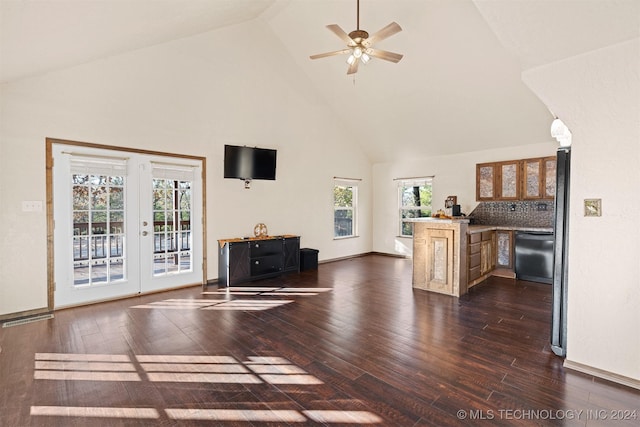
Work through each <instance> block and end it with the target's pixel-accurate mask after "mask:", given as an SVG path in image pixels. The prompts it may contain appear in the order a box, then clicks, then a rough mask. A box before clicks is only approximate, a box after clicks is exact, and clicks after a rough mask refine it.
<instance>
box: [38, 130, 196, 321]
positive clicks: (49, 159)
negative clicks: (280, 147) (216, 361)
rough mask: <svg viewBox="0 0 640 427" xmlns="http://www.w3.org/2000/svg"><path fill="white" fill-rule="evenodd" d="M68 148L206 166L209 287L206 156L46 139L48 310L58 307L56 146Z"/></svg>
mask: <svg viewBox="0 0 640 427" xmlns="http://www.w3.org/2000/svg"><path fill="white" fill-rule="evenodd" d="M54 144H57V145H68V146H74V147H82V148H97V149H101V150H111V151H120V152H125V153H135V154H146V155H152V156H161V157H173V158H177V159H188V160H195V161H199V162H201V164H202V194H201V197H202V280H201V281H202V283H201V285H202V288H203V289H204V288H205V287H206V286H207V186H206V185H207V184H206V183H207V179H206V178H207V159H206V157H204V156H192V155H188V154H175V153H167V152H163V151H154V150H143V149H138V148H131V147H119V146H114V145H104V144H96V143H92V142H81V141H71V140H65V139H58V138H45V156H46V160H45V165H46V171H45V177H46V199H45V200H46V214H47V220H46V222H47V308H48V309H49V310H53V308H54V293H55V274H54V233H53V231H54V228H55V224H54V221H53V209H54V206H53V166H54V165H53V145H54Z"/></svg>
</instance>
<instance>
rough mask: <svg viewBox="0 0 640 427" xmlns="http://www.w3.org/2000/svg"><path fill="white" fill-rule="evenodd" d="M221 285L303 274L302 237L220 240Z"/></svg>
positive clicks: (219, 275)
mask: <svg viewBox="0 0 640 427" xmlns="http://www.w3.org/2000/svg"><path fill="white" fill-rule="evenodd" d="M218 243H219V246H220V248H219V252H218V284H219V285H220V286H232V285H237V284H240V283H245V282H250V281H252V280H258V279H265V278H267V277H274V276H278V275H280V274H283V273H288V272H292V271H295V272H297V271H299V270H300V236H289V235H287V236H274V237H267V238H251V239H225V240H218Z"/></svg>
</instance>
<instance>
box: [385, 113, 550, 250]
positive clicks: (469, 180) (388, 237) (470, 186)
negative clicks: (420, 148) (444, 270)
mask: <svg viewBox="0 0 640 427" xmlns="http://www.w3.org/2000/svg"><path fill="white" fill-rule="evenodd" d="M551 120H552V117H551V116H549V125H551ZM556 149H557V143H555V141H554V142H551V141H549V142H542V143H540V144H532V145H522V146H517V147H510V148H503V149H494V150H484V151H474V152H469V153H464V154H458V155H451V156H438V157H430V158H424V159H408V160H406V161H404V162H397V163H377V164H375V165H373V189H374V190H373V191H374V193H373V200H374V202H373V207H374V213H373V229H374V230H375V233H374V236H373V250H374V251H376V252H383V253H390V254H398V255H411V253H412V242H411V239H410V238H407V237H398V231H399V230H398V227H399V225H398V221H399V219H398V187H397V182H396V181H394V179H397V178H409V177H422V176H431V175H433V176H435V177H434V179H433V200H432V210H433V211H434V212H435V211H436V210H438V209H444V201H445V199H446V198H447V196H457V197H458V204H459V205H460V209H461V211H462V212H463V213H466V214H469V213H471V211H472V210H473V209H474V208H475V207H476V206H477V205H478V203H477V202H476V163H484V162H496V161H501V160H515V159H526V158H530V157H543V156H554V155H555V154H556Z"/></svg>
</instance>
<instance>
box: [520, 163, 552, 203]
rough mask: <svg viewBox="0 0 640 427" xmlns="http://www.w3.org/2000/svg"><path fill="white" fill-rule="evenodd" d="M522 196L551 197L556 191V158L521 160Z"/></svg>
mask: <svg viewBox="0 0 640 427" xmlns="http://www.w3.org/2000/svg"><path fill="white" fill-rule="evenodd" d="M522 174H523V178H524V179H523V180H522V184H523V185H522V198H523V199H553V198H554V197H555V193H556V158H555V157H542V158H535V159H525V160H522Z"/></svg>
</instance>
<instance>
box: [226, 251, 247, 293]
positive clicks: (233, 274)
mask: <svg viewBox="0 0 640 427" xmlns="http://www.w3.org/2000/svg"><path fill="white" fill-rule="evenodd" d="M228 262H229V270H228V271H229V279H228V281H229V284H231V285H235V284H237V283H241V282H245V281H247V280H249V278H250V277H251V269H250V264H249V243H248V242H239V243H229V260H228Z"/></svg>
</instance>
